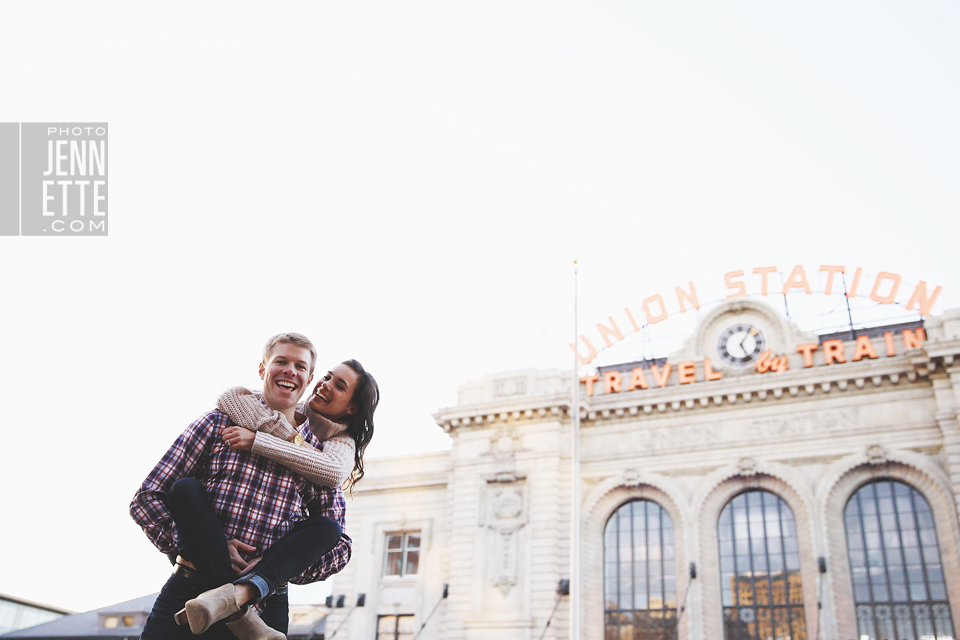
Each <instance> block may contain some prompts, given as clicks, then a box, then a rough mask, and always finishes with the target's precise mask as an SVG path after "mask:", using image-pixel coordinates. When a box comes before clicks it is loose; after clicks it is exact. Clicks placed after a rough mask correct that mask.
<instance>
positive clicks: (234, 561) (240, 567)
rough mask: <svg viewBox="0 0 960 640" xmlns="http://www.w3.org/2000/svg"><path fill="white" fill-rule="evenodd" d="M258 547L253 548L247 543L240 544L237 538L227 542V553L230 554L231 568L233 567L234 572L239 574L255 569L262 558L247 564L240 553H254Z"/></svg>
mask: <svg viewBox="0 0 960 640" xmlns="http://www.w3.org/2000/svg"><path fill="white" fill-rule="evenodd" d="M256 550H257V548H256V547H252V546H250V545H249V544H247V543H245V542H240V541H239V540H237V539H236V538H234V539H231V540H227V551H228V552H229V553H230V566H232V567H233V570H234V571H236V572H237V573H243V572H245V571H249V570H250V569H252V568H253V565H255V564H257V563H258V562H260V558H254V559H253V560H251V561H250V562H247V561H246V560H244V559H243V557H242V556H241V555H240V551H246V552H248V553H252V552H254V551H256Z"/></svg>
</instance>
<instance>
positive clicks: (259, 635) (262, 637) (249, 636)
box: [227, 609, 287, 640]
mask: <svg viewBox="0 0 960 640" xmlns="http://www.w3.org/2000/svg"><path fill="white" fill-rule="evenodd" d="M227 629H230V631H232V632H233V635H235V636H237V638H239V640H287V636H285V635H283V634H282V633H280V632H279V631H277V630H276V629H274V628H273V627H271V626H269V625H268V624H267V623H266V622H264V621H263V619H262V618H260V616H258V615H257V614H256V613H254V611H253V609H247V612H246V613H245V614H243V617H242V618H240V619H239V620H236V621H235V622H228V623H227Z"/></svg>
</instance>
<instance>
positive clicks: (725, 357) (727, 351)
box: [717, 323, 766, 367]
mask: <svg viewBox="0 0 960 640" xmlns="http://www.w3.org/2000/svg"><path fill="white" fill-rule="evenodd" d="M765 345H766V340H765V339H764V337H763V333H762V332H761V331H760V330H759V329H757V328H756V327H754V326H752V325H749V324H744V323H740V324H735V325H733V326H731V327H729V328H727V329H726V330H725V331H724V332H723V333H721V334H720V337H719V338H717V354H718V355H719V356H720V359H721V360H722V361H723V362H724V363H726V364H728V365H733V366H735V367H743V366H747V365H749V364H752V363H753V362H754V361H755V360H756V359H757V358H758V357H759V356H760V353H761V352H762V351H763V349H764V346H765Z"/></svg>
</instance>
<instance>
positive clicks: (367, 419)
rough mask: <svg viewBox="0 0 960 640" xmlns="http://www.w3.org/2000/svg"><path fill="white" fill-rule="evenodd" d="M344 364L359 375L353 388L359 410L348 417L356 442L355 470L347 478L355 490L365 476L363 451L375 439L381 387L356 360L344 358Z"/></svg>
mask: <svg viewBox="0 0 960 640" xmlns="http://www.w3.org/2000/svg"><path fill="white" fill-rule="evenodd" d="M343 364H345V365H347V366H348V367H350V368H351V369H353V370H354V372H355V373H356V374H357V377H358V380H357V387H356V388H355V389H354V390H353V404H354V406H355V407H356V408H357V411H356V413H354V414H353V415H350V416H348V419H347V434H349V435H350V437H351V438H353V441H354V442H355V443H356V450H355V451H354V454H353V472H352V473H351V474H350V477H349V478H347V490H348V491H353V487H354V486H355V485H356V484H357V482H359V481H360V478H362V477H363V452H364V451H365V450H366V448H367V445H368V444H370V440H372V439H373V412H374V411H376V410H377V404H379V403H380V387H378V386H377V381H376V380H374V379H373V376H372V375H370V372H369V371H366V370H365V369H364V368H363V365H362V364H360V363H359V362H357V361H356V360H344V361H343Z"/></svg>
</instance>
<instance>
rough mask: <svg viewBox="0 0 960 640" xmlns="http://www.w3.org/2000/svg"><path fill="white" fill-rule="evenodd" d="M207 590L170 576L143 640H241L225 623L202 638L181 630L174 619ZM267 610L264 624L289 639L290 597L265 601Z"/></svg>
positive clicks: (185, 627)
mask: <svg viewBox="0 0 960 640" xmlns="http://www.w3.org/2000/svg"><path fill="white" fill-rule="evenodd" d="M203 591H205V589H204V588H203V585H202V584H201V583H200V582H199V581H197V580H190V579H188V578H181V577H180V576H170V579H169V580H167V583H166V584H165V585H163V589H161V590H160V595H158V596H157V601H156V602H155V603H154V604H153V611H151V612H150V617H149V618H147V622H146V624H145V625H144V626H143V632H142V633H141V635H140V639H141V640H178V639H182V640H189V639H191V638H207V639H209V640H237V637H236V636H235V635H233V633H231V632H230V630H229V629H227V627H226V626H225V621H223V620H221V621H220V622H217V623H216V624H214V625H213V626H212V627H210V629H208V630H207V632H206V633H204V634H203V635H202V636H195V635H193V634H192V633H190V627H189V626H188V625H183V626H180V625H178V624H177V623H176V622H174V620H173V615H174V614H175V613H176V612H177V611H180V609H183V605H184V604H186V602H187V600H191V599H193V598H196V597H197V596H198V595H200V594H201V593H203ZM263 604H264V606H265V607H266V608H265V609H264V611H263V615H262V616H261V617H262V618H263V621H264V622H266V623H267V624H268V625H270V626H271V627H273V628H274V629H276V630H277V631H279V632H281V633H283V634H284V635H286V633H287V625H288V622H289V615H288V613H287V594H286V593H275V594H274V595H272V596H270V597H268V598H267V599H266V600H264V601H263Z"/></svg>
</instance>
